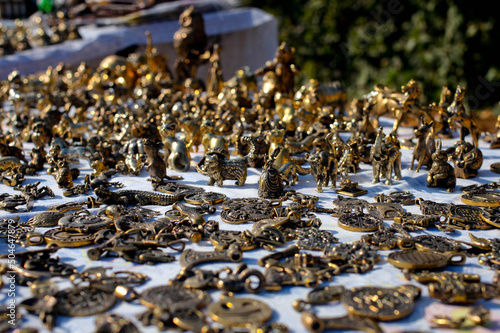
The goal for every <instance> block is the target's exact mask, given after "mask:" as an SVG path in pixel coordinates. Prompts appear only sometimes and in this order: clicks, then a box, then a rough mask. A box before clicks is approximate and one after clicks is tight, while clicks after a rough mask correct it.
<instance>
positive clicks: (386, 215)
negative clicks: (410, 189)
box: [367, 202, 404, 220]
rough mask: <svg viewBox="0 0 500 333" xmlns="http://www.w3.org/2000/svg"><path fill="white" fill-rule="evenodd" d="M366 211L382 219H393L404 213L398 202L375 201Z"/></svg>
mask: <svg viewBox="0 0 500 333" xmlns="http://www.w3.org/2000/svg"><path fill="white" fill-rule="evenodd" d="M367 210H368V213H370V214H371V215H373V216H375V217H378V218H379V219H382V220H394V219H395V218H396V217H401V216H403V214H404V210H403V207H401V205H400V204H398V203H385V202H376V203H370V204H369V205H368V207H367Z"/></svg>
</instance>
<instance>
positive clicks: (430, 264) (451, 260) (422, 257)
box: [387, 250, 465, 269]
mask: <svg viewBox="0 0 500 333" xmlns="http://www.w3.org/2000/svg"><path fill="white" fill-rule="evenodd" d="M457 258H458V260H457ZM387 260H388V261H389V262H390V263H391V264H392V265H393V266H395V267H397V268H401V269H436V268H441V267H444V266H446V265H448V264H450V265H463V264H464V263H465V254H463V253H442V252H436V251H417V250H408V251H398V252H392V253H390V254H389V256H388V257H387Z"/></svg>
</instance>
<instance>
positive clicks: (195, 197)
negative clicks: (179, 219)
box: [184, 192, 227, 205]
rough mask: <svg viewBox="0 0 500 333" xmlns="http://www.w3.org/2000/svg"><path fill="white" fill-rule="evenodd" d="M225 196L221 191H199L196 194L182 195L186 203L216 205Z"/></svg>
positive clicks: (222, 200)
mask: <svg viewBox="0 0 500 333" xmlns="http://www.w3.org/2000/svg"><path fill="white" fill-rule="evenodd" d="M226 198H227V196H226V195H225V194H223V193H218V192H201V193H196V194H190V195H187V196H185V197H184V200H185V201H186V202H187V203H190V204H193V205H201V204H202V203H207V204H209V205H216V204H219V203H222V202H224V200H226Z"/></svg>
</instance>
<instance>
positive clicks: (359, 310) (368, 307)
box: [341, 285, 421, 321]
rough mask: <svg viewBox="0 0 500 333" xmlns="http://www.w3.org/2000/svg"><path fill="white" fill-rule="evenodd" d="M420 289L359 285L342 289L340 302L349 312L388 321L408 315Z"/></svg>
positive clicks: (409, 286)
mask: <svg viewBox="0 0 500 333" xmlns="http://www.w3.org/2000/svg"><path fill="white" fill-rule="evenodd" d="M420 293H421V289H420V288H417V287H415V286H413V285H404V286H400V287H398V288H377V287H359V288H352V289H349V290H346V291H344V293H343V294H342V297H341V302H342V304H343V305H344V306H345V307H346V309H347V311H349V313H351V314H354V315H357V316H361V317H368V318H372V319H377V320H382V321H390V320H396V319H400V318H404V317H406V316H408V315H409V314H410V313H411V312H412V311H413V307H414V300H415V299H416V298H418V297H419V296H420Z"/></svg>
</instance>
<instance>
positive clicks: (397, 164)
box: [370, 127, 401, 185]
mask: <svg viewBox="0 0 500 333" xmlns="http://www.w3.org/2000/svg"><path fill="white" fill-rule="evenodd" d="M370 156H371V162H372V166H373V181H372V183H373V184H376V183H378V182H380V177H384V178H385V184H386V185H392V173H393V171H394V174H395V177H394V178H395V179H396V180H400V179H401V173H400V170H401V152H400V151H399V147H398V142H397V138H396V135H395V133H394V132H393V133H392V134H391V135H389V136H387V138H386V136H385V134H384V132H383V129H382V127H380V128H379V131H378V134H377V138H376V139H375V143H374V144H373V146H372V147H371V149H370Z"/></svg>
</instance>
